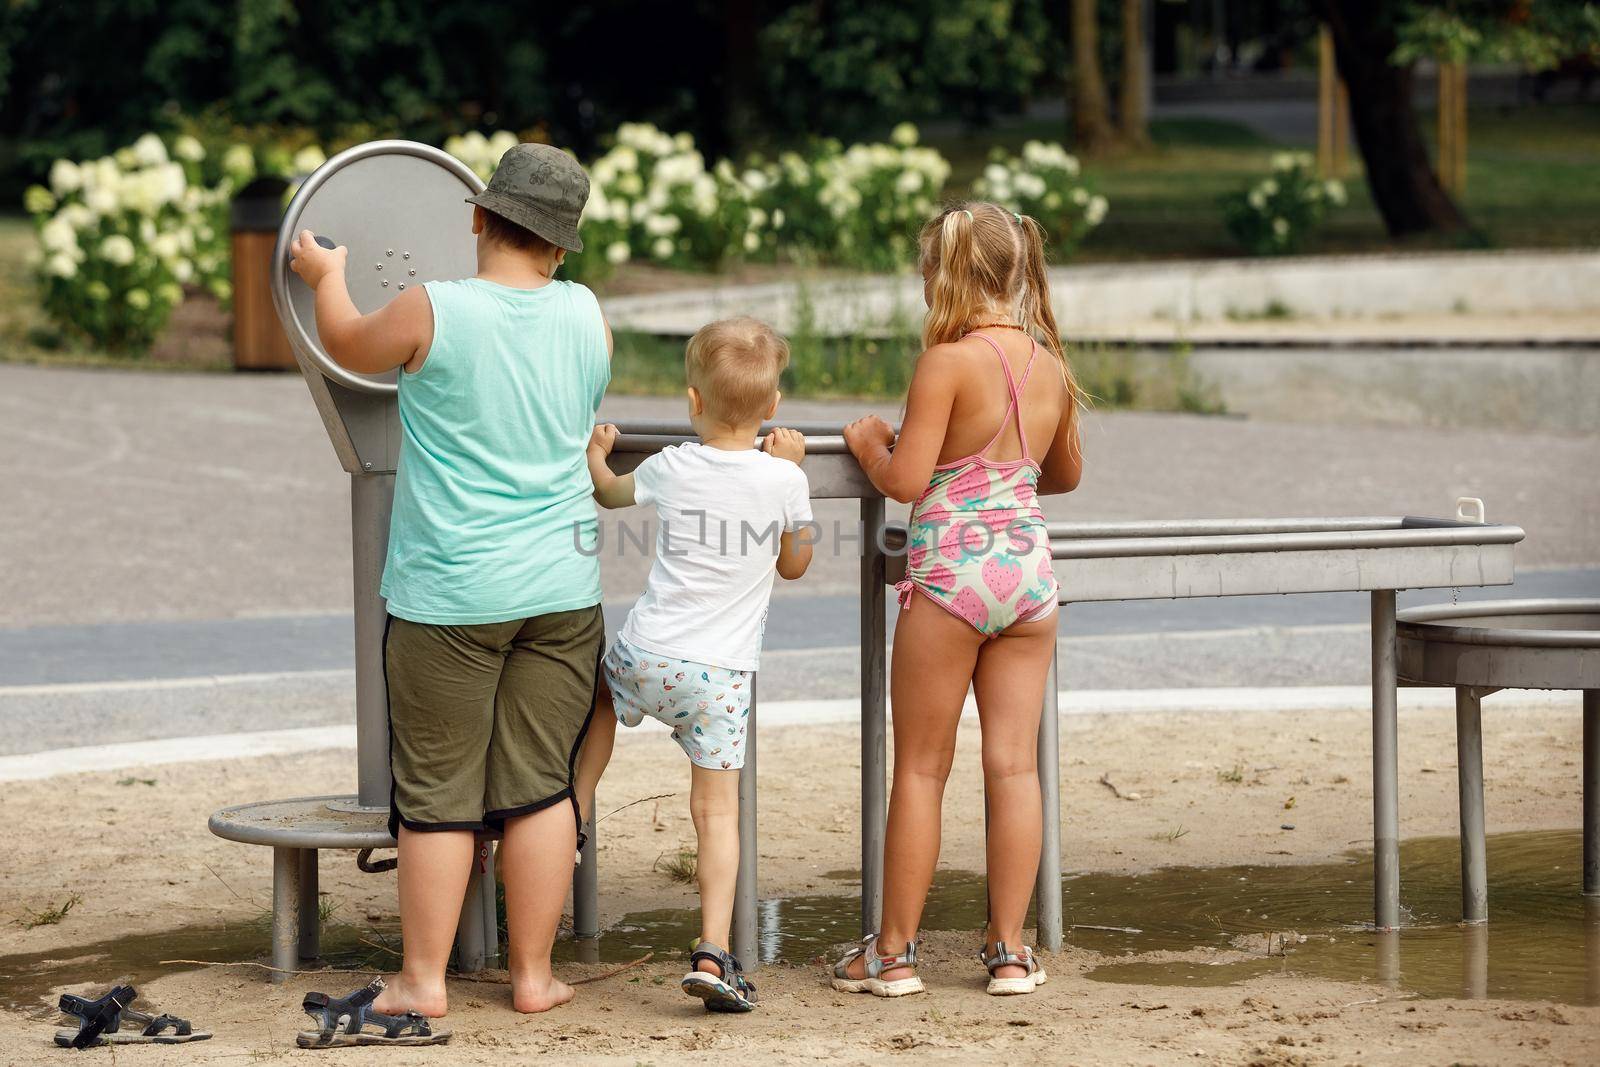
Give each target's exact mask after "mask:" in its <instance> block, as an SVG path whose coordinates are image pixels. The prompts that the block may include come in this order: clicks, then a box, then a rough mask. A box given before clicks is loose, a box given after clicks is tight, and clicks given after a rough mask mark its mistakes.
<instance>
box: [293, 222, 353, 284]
mask: <svg viewBox="0 0 1600 1067" xmlns="http://www.w3.org/2000/svg"><path fill="white" fill-rule="evenodd" d="M348 251H349V250H348V249H346V248H345V247H344V246H343V245H340V246H339V247H337V248H323V247H322V246H321V245H319V244H318V243H317V239H316V237H315V236H313V235H312V233H311V231H310V230H301V231H300V235H299V236H298V237H296V238H295V239H294V242H293V243H292V244H290V245H289V269H290V270H292V271H294V272H295V273H296V274H298V275H300V277H301V278H302V279H303V280H304V281H305V283H306V284H307V285H309V286H311V288H313V289H315V288H316V287H317V285H318V284H319V283H321V281H322V279H324V278H326V277H327V276H328V275H330V274H333V273H334V272H338V273H340V274H343V273H344V261H345V256H346V255H347V254H348Z"/></svg>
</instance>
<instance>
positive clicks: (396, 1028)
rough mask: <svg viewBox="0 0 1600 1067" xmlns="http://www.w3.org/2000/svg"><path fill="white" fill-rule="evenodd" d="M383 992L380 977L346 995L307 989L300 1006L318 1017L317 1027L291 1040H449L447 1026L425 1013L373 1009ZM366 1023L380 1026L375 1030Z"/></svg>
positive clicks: (338, 1044)
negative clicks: (436, 1023) (441, 1027)
mask: <svg viewBox="0 0 1600 1067" xmlns="http://www.w3.org/2000/svg"><path fill="white" fill-rule="evenodd" d="M382 992H383V979H382V978H374V979H373V980H372V982H371V983H370V984H369V985H366V986H364V987H362V988H361V989H358V990H356V991H355V992H354V993H351V994H350V995H349V996H347V997H330V996H328V994H326V993H307V994H306V997H305V1000H304V1001H302V1002H301V1005H300V1006H301V1007H302V1008H303V1009H304V1010H305V1013H306V1014H307V1015H309V1016H311V1017H312V1018H313V1019H315V1020H316V1021H317V1029H315V1030H302V1031H300V1033H299V1034H297V1035H295V1039H294V1043H295V1044H297V1045H299V1046H300V1047H301V1048H347V1047H349V1046H351V1045H443V1044H445V1043H446V1042H448V1041H449V1040H450V1031H449V1030H435V1029H434V1028H433V1024H432V1023H431V1022H429V1021H428V1017H427V1016H426V1015H422V1014H419V1013H417V1012H414V1011H408V1012H406V1013H405V1014H404V1015H385V1014H383V1013H382V1012H378V1011H373V1010H372V1002H373V1001H375V1000H377V999H378V994H379V993H382ZM368 1027H379V1028H381V1032H374V1031H372V1030H369V1029H367V1028H368Z"/></svg>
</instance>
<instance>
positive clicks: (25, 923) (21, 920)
mask: <svg viewBox="0 0 1600 1067" xmlns="http://www.w3.org/2000/svg"><path fill="white" fill-rule="evenodd" d="M81 903H83V898H82V897H80V896H78V894H76V893H74V894H72V895H71V896H70V897H68V898H67V899H66V900H64V901H62V902H61V903H60V904H52V905H50V906H48V907H46V908H44V909H43V910H41V911H34V912H27V913H25V914H23V915H21V916H19V917H18V918H16V919H13V920H12V922H13V923H15V924H16V925H17V926H20V927H22V928H23V929H24V930H34V929H37V928H38V927H41V926H54V925H56V923H58V922H60V921H61V920H62V919H65V918H66V917H67V913H68V912H70V911H71V910H72V909H73V908H75V907H77V906H78V905H79V904H81Z"/></svg>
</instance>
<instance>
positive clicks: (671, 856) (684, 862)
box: [655, 845, 699, 885]
mask: <svg viewBox="0 0 1600 1067" xmlns="http://www.w3.org/2000/svg"><path fill="white" fill-rule="evenodd" d="M655 869H656V870H658V871H660V872H661V873H662V874H664V875H666V876H667V877H668V878H670V879H672V880H673V881H674V882H679V883H681V884H683V885H693V884H694V880H695V875H696V874H697V872H698V870H699V856H698V855H697V854H696V853H695V850H694V849H692V848H690V847H689V846H688V845H680V846H678V850H677V851H676V852H671V853H667V852H663V853H662V854H661V855H659V856H657V857H656V862H655Z"/></svg>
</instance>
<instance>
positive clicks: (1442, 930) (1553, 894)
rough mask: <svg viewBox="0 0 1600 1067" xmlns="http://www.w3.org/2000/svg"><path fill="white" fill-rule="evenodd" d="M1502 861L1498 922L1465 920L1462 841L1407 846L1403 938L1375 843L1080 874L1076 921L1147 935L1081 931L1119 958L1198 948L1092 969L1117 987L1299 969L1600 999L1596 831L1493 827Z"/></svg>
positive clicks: (1433, 987) (1464, 992) (1438, 987)
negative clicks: (1586, 868)
mask: <svg viewBox="0 0 1600 1067" xmlns="http://www.w3.org/2000/svg"><path fill="white" fill-rule="evenodd" d="M1488 856H1489V922H1488V924H1487V925H1485V926H1476V927H1470V926H1462V925H1460V923H1459V921H1458V920H1459V919H1460V916H1461V894H1460V870H1461V868H1460V853H1459V849H1458V844H1457V840H1456V839H1455V838H1453V837H1447V838H1422V839H1417V840H1413V841H1407V842H1404V843H1402V844H1401V846H1400V859H1401V878H1402V882H1401V899H1402V900H1403V901H1404V903H1405V906H1406V915H1405V922H1406V927H1405V929H1404V931H1403V932H1402V933H1401V934H1399V935H1394V934H1384V935H1380V934H1376V933H1374V932H1372V931H1371V930H1369V929H1366V928H1364V926H1363V924H1364V923H1365V922H1367V921H1370V917H1371V914H1372V881H1371V879H1372V874H1371V871H1372V868H1371V853H1368V852H1364V851H1363V852H1362V853H1359V854H1357V853H1352V854H1351V856H1350V859H1349V861H1348V862H1343V863H1333V864H1319V865H1315V866H1308V867H1254V866H1251V867H1221V868H1210V869H1192V868H1191V869H1183V868H1177V869H1170V870H1164V871H1157V872H1154V873H1151V874H1148V875H1143V876H1140V877H1137V878H1111V877H1106V876H1103V875H1090V876H1085V877H1081V878H1076V879H1069V880H1067V882H1066V890H1067V921H1068V922H1072V923H1080V924H1081V923H1089V924H1096V925H1105V926H1128V927H1137V928H1139V929H1140V931H1141V932H1140V933H1138V934H1126V933H1111V932H1105V931H1086V930H1083V929H1078V930H1074V931H1071V932H1070V933H1069V939H1070V940H1071V941H1072V942H1073V943H1074V944H1077V945H1080V946H1082V947H1084V948H1089V949H1094V950H1095V951H1097V952H1100V953H1103V954H1105V955H1107V956H1112V957H1115V956H1120V955H1132V954H1135V953H1144V952H1150V951H1159V950H1168V951H1177V952H1184V953H1185V954H1186V957H1185V958H1184V959H1182V960H1166V961H1150V960H1138V961H1130V962H1126V963H1122V962H1117V961H1116V960H1114V959H1113V960H1108V961H1107V962H1105V963H1103V964H1102V965H1100V966H1099V967H1097V968H1095V969H1094V970H1092V971H1090V972H1089V978H1091V979H1093V980H1097V981H1104V982H1122V983H1132V984H1162V985H1226V984H1228V983H1230V982H1236V981H1240V980H1243V979H1245V978H1250V977H1253V976H1255V975H1260V974H1271V973H1286V974H1291V975H1302V976H1307V977H1316V978H1333V979H1340V980H1344V981H1361V982H1372V983H1376V984H1379V985H1381V986H1384V987H1387V988H1394V989H1400V990H1405V991H1408V992H1411V993H1415V994H1417V995H1419V996H1424V997H1485V996H1488V997H1498V998H1508V999H1540V1000H1555V1001H1561V1002H1564V1003H1572V1004H1600V899H1597V898H1592V897H1591V898H1585V897H1583V896H1582V895H1581V894H1580V893H1579V891H1578V885H1579V878H1580V874H1581V871H1582V857H1583V841H1582V835H1581V834H1580V833H1578V832H1577V831H1552V832H1548V833H1520V834H1498V835H1491V836H1490V837H1489V839H1488ZM1286 934H1287V935H1288V936H1284V935H1286ZM1301 938H1304V940H1301ZM1269 941H1270V948H1269ZM1196 950H1198V951H1196ZM1269 952H1270V954H1269ZM1241 953H1244V954H1248V955H1247V956H1246V958H1241ZM1207 956H1214V957H1216V959H1207V958H1206V957H1207Z"/></svg>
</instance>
